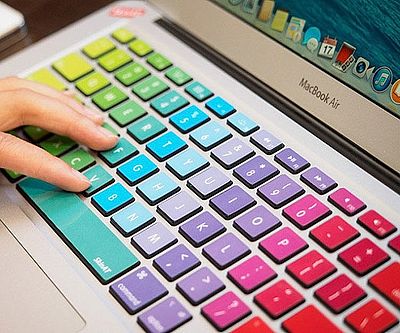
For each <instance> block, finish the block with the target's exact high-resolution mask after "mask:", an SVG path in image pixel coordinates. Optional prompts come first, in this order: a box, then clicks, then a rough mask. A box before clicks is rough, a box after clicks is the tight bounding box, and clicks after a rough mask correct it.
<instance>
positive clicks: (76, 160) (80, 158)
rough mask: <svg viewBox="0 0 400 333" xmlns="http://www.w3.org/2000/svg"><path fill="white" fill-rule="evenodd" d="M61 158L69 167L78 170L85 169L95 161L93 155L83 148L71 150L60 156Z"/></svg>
mask: <svg viewBox="0 0 400 333" xmlns="http://www.w3.org/2000/svg"><path fill="white" fill-rule="evenodd" d="M61 159H62V160H63V161H64V162H65V163H67V164H68V165H69V166H70V167H71V168H73V169H75V170H78V171H83V170H86V169H87V168H89V167H91V166H92V165H94V164H95V163H96V160H95V159H94V157H93V156H92V155H90V154H89V153H88V152H87V151H85V150H83V149H78V150H75V151H71V152H70V153H68V154H66V155H64V156H63V157H61Z"/></svg>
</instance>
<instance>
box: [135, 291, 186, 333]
mask: <svg viewBox="0 0 400 333" xmlns="http://www.w3.org/2000/svg"><path fill="white" fill-rule="evenodd" d="M190 319H192V315H191V314H190V313H189V312H188V311H187V310H186V309H185V308H184V307H183V305H182V304H181V303H180V302H179V301H178V300H177V299H176V298H175V297H169V298H167V299H166V300H165V301H162V302H161V303H158V304H157V305H156V306H154V307H153V308H151V309H150V310H147V311H146V312H144V313H142V314H141V315H140V316H139V317H138V319H137V321H138V324H139V325H140V326H142V327H143V329H144V330H145V331H146V332H148V333H167V332H172V331H173V330H175V329H177V328H178V327H180V326H182V325H183V324H185V323H186V322H188V321H189V320H190Z"/></svg>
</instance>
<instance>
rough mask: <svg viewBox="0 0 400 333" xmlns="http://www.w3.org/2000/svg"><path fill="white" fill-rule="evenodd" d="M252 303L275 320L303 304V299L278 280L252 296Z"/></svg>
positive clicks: (288, 285) (286, 284)
mask: <svg viewBox="0 0 400 333" xmlns="http://www.w3.org/2000/svg"><path fill="white" fill-rule="evenodd" d="M254 302H255V303H256V304H258V305H259V306H260V307H261V308H262V309H263V310H264V311H265V312H267V313H268V314H269V315H270V316H271V317H272V318H273V319H276V318H279V317H281V316H283V315H284V314H285V313H288V312H289V311H290V310H292V309H294V308H295V307H297V306H298V305H300V304H301V303H303V302H304V298H303V296H301V294H300V293H299V292H298V291H297V290H295V289H294V288H293V287H292V286H291V285H290V284H289V283H287V282H286V281H285V280H280V281H278V282H277V283H275V284H274V285H272V286H271V287H269V288H267V289H265V290H264V291H262V292H261V293H259V294H257V295H256V296H254Z"/></svg>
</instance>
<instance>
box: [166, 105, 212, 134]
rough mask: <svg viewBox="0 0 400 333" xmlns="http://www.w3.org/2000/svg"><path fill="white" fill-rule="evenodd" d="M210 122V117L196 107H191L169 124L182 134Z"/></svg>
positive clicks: (181, 112) (172, 119) (177, 114)
mask: <svg viewBox="0 0 400 333" xmlns="http://www.w3.org/2000/svg"><path fill="white" fill-rule="evenodd" d="M209 120H210V118H209V117H208V115H207V114H206V113H205V112H203V111H202V110H200V109H199V108H198V107H197V106H196V105H190V106H188V107H187V108H185V109H184V110H182V111H180V112H178V113H176V114H175V115H173V116H172V117H170V118H169V122H170V123H171V124H172V125H174V126H175V127H176V128H177V129H178V130H179V131H180V132H181V133H188V132H190V131H192V130H194V129H195V128H197V127H199V126H201V125H203V124H204V123H206V122H207V121H209Z"/></svg>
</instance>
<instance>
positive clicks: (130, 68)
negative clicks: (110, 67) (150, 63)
mask: <svg viewBox="0 0 400 333" xmlns="http://www.w3.org/2000/svg"><path fill="white" fill-rule="evenodd" d="M149 75H150V72H149V71H148V70H147V69H146V68H144V67H143V66H142V65H141V64H138V63H136V62H135V63H133V64H129V65H127V66H125V67H124V68H122V69H120V70H119V71H117V73H116V74H115V78H116V79H117V80H118V81H119V82H121V83H122V84H123V85H124V86H126V87H127V86H130V85H131V84H134V83H136V82H138V81H140V80H141V79H143V78H145V77H147V76H149Z"/></svg>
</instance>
